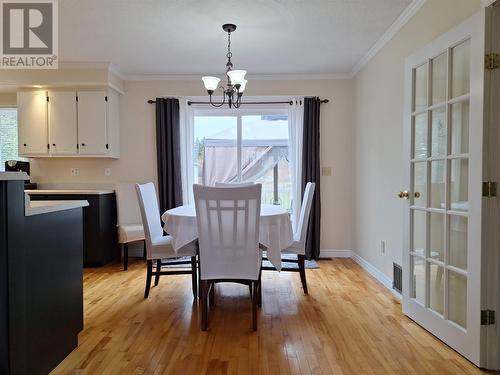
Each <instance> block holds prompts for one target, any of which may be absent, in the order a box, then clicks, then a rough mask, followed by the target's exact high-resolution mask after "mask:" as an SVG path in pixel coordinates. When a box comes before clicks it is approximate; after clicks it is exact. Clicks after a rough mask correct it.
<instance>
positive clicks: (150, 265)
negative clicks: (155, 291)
mask: <svg viewBox="0 0 500 375" xmlns="http://www.w3.org/2000/svg"><path fill="white" fill-rule="evenodd" d="M147 267H148V271H147V274H146V290H145V291H144V298H148V297H149V288H150V287H151V275H152V273H153V261H152V260H151V259H148V262H147Z"/></svg>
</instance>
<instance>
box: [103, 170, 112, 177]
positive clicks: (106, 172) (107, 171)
mask: <svg viewBox="0 0 500 375" xmlns="http://www.w3.org/2000/svg"><path fill="white" fill-rule="evenodd" d="M104 175H105V176H106V177H109V176H111V168H104Z"/></svg>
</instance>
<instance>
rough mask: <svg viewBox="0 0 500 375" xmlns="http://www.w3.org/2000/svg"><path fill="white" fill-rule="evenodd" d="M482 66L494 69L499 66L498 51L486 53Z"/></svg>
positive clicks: (499, 57) (499, 56)
mask: <svg viewBox="0 0 500 375" xmlns="http://www.w3.org/2000/svg"><path fill="white" fill-rule="evenodd" d="M484 68H485V69H486V70H495V69H498V68H500V55H499V54H498V53H488V54H486V56H485V58H484Z"/></svg>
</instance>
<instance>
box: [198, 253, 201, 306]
mask: <svg viewBox="0 0 500 375" xmlns="http://www.w3.org/2000/svg"><path fill="white" fill-rule="evenodd" d="M197 263H198V298H199V299H201V263H200V260H199V259H198V262H197Z"/></svg>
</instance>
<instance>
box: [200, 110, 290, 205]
mask: <svg viewBox="0 0 500 375" xmlns="http://www.w3.org/2000/svg"><path fill="white" fill-rule="evenodd" d="M193 134H194V155H193V156H194V157H193V163H194V182H195V183H198V184H203V185H208V186H214V185H215V183H216V182H226V183H227V182H244V181H253V182H256V183H261V184H262V202H263V203H270V204H280V205H281V206H282V207H284V208H287V209H292V204H293V198H292V196H293V194H292V176H291V167H290V160H289V124H288V112H287V110H265V109H263V110H260V111H249V110H241V109H240V110H232V111H229V110H225V111H218V110H203V111H196V112H195V113H194V132H193Z"/></svg>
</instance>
